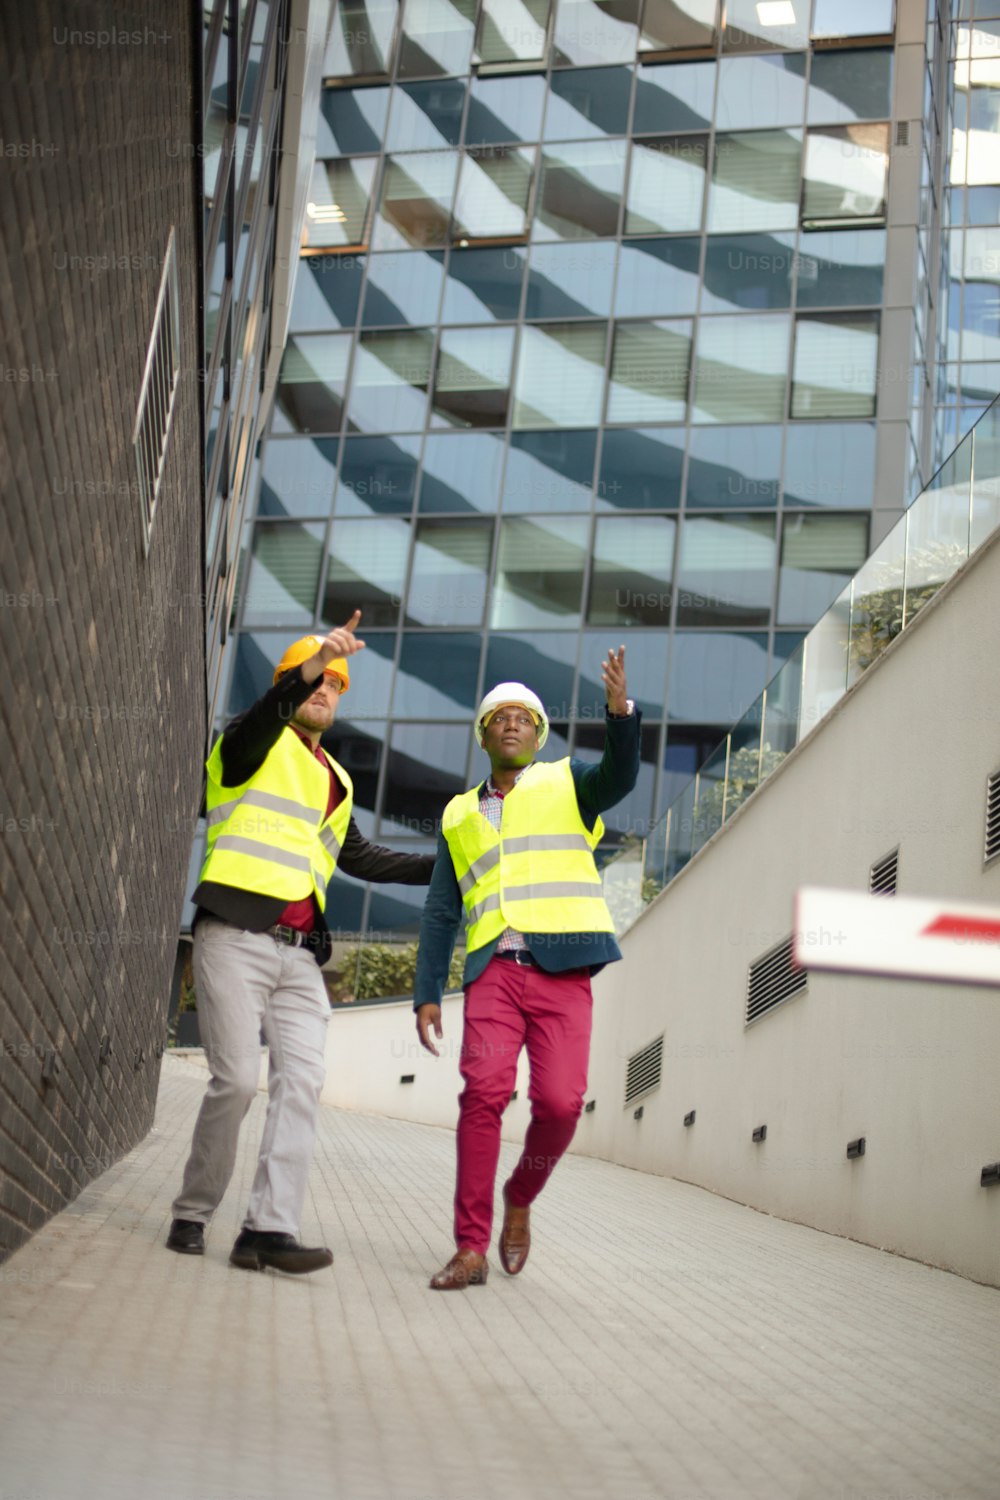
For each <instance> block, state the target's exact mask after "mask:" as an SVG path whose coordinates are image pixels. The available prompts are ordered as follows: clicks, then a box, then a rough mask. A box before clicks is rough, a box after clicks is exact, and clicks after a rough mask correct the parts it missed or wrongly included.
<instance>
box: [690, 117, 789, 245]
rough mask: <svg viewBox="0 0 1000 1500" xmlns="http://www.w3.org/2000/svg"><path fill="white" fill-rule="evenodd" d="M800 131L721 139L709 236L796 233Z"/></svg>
mask: <svg viewBox="0 0 1000 1500" xmlns="http://www.w3.org/2000/svg"><path fill="white" fill-rule="evenodd" d="M801 159H802V141H801V133H800V132H799V131H797V130H753V131H747V132H745V133H743V134H739V135H718V136H716V138H715V150H714V154H713V157H712V186H711V191H710V193H709V199H708V231H709V233H710V234H747V233H750V232H751V231H761V230H768V229H794V228H795V225H796V222H797V220H798V211H799V173H800V163H801Z"/></svg>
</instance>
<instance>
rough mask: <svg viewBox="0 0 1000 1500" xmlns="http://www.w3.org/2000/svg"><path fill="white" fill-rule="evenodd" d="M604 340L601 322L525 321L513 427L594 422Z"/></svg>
mask: <svg viewBox="0 0 1000 1500" xmlns="http://www.w3.org/2000/svg"><path fill="white" fill-rule="evenodd" d="M606 343H607V326H606V324H604V323H536V324H528V325H526V326H525V327H524V328H523V329H522V331H521V340H520V348H519V352H518V360H517V376H516V379H515V383H514V426H515V427H569V426H571V425H572V426H581V425H589V426H596V425H597V423H598V421H599V419H600V415H601V396H602V394H603V391H604V351H605V346H606Z"/></svg>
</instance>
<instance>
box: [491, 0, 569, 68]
mask: <svg viewBox="0 0 1000 1500" xmlns="http://www.w3.org/2000/svg"><path fill="white" fill-rule="evenodd" d="M550 9H551V0H483V5H482V10H481V11H480V15H479V33H478V35H477V37H476V50H475V54H474V60H475V61H476V62H477V63H488V64H507V65H508V66H510V65H515V64H517V63H525V62H541V61H542V60H543V59H544V57H545V41H546V36H547V34H548V26H549V10H550Z"/></svg>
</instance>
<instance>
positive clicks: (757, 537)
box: [676, 515, 776, 722]
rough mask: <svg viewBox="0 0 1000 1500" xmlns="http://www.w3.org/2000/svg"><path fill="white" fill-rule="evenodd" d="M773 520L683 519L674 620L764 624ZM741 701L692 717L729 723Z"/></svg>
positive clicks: (742, 705) (770, 578)
mask: <svg viewBox="0 0 1000 1500" xmlns="http://www.w3.org/2000/svg"><path fill="white" fill-rule="evenodd" d="M775 524H776V522H775V518H774V516H761V515H756V516H747V515H728V516H712V517H709V516H688V517H687V518H686V519H685V521H684V526H683V528H682V533H681V551H680V566H679V568H678V573H677V584H676V589H677V624H678V625H701V626H707V625H738V626H753V625H767V624H769V622H770V619H771V601H772V598H773V595H774V564H775ZM762 686H763V684H762ZM749 696H751V697H752V696H755V695H754V694H751V695H749ZM745 706H746V699H744V700H743V702H741V703H738V704H736V706H735V707H734V708H733V709H732V711H731V712H725V713H721V714H715V713H709V714H699V715H698V716H697V717H700V718H710V719H714V718H722V719H729V720H730V722H732V720H733V719H734V718H735V717H736V716H737V715H738V714H740V713H742V711H743V709H744V708H745Z"/></svg>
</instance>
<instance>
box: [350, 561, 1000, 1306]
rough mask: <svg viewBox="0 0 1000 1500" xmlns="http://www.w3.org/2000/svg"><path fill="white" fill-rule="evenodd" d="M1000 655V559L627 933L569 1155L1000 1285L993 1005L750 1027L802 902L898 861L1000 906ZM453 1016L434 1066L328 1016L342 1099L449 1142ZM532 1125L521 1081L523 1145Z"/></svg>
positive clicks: (942, 608) (600, 982) (891, 1003)
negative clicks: (649, 1050) (893, 856)
mask: <svg viewBox="0 0 1000 1500" xmlns="http://www.w3.org/2000/svg"><path fill="white" fill-rule="evenodd" d="M998 634H1000V545H997V544H994V545H991V546H990V547H988V548H985V549H983V551H982V552H981V553H980V554H978V555H977V556H976V557H975V558H974V559H973V560H972V562H971V563H970V564H969V565H968V566H967V568H966V570H965V572H964V573H963V574H962V575H960V576H959V577H958V578H956V579H955V580H954V582H953V584H952V585H950V586H949V587H948V588H947V589H946V590H944V591H942V593H941V595H939V597H938V598H937V599H936V600H935V601H934V603H933V604H931V605H930V606H928V608H927V610H926V611H925V613H924V614H923V615H922V616H921V617H920V618H918V620H917V621H916V622H915V623H914V624H913V626H912V627H911V628H910V629H909V630H907V632H906V633H905V634H904V635H903V636H902V637H901V638H900V639H899V641H898V642H897V643H896V644H895V645H894V646H893V647H892V648H891V650H890V651H889V652H888V653H887V654H886V655H885V656H883V657H882V658H881V660H880V661H879V662H878V663H877V664H876V665H875V666H873V667H872V668H871V669H870V670H869V671H868V672H867V673H866V674H865V676H864V677H863V678H862V679H861V680H860V681H859V682H858V683H857V684H856V685H855V687H854V688H853V689H852V690H851V691H850V692H849V693H848V694H847V696H846V697H845V698H844V699H843V700H842V702H841V704H840V706H839V709H838V710H837V711H835V712H834V713H833V714H832V715H830V717H828V718H827V719H826V720H825V721H823V722H822V723H821V725H820V726H819V728H818V729H817V730H816V731H815V732H814V734H813V735H812V736H810V738H809V739H808V740H807V741H805V742H804V743H803V745H801V746H800V747H799V749H798V750H796V751H795V752H793V753H792V755H790V756H789V758H788V759H787V760H786V761H785V762H784V764H783V765H782V766H781V768H780V769H779V770H778V771H777V772H776V773H774V775H773V776H772V777H771V778H770V779H769V781H768V782H767V783H766V784H765V786H764V787H763V788H762V789H761V791H760V792H759V793H758V794H757V795H756V796H754V797H753V798H752V799H751V800H750V801H749V802H748V803H746V804H745V806H744V807H743V808H742V809H741V810H740V811H739V812H738V813H737V815H736V816H735V817H734V819H733V820H732V822H731V823H730V824H728V825H727V826H726V827H725V828H724V829H723V830H721V831H720V833H719V834H718V835H717V836H716V838H715V840H714V841H713V842H712V843H711V844H709V845H708V846H707V847H706V848H705V849H704V850H703V851H702V852H701V854H700V855H699V856H698V857H697V858H696V859H695V860H693V861H692V863H691V864H690V865H689V866H688V867H687V869H686V870H685V871H684V872H682V874H681V875H680V876H679V877H678V879H677V880H675V881H674V882H673V884H672V885H671V886H669V887H668V888H667V890H666V891H665V892H663V894H662V895H661V896H660V897H659V898H658V899H657V900H656V901H655V902H654V903H653V904H652V905H651V906H650V908H649V909H648V910H647V911H646V912H645V914H644V915H643V916H642V917H641V918H640V920H639V921H638V923H637V924H636V925H635V927H633V928H632V930H631V931H630V932H629V933H628V934H627V935H626V937H625V939H624V943H623V950H624V954H625V961H624V962H623V963H620V964H616V965H613V966H612V967H610V968H609V969H606V970H605V971H604V973H603V974H601V975H600V976H599V977H598V978H597V980H596V981H595V985H594V992H595V1031H594V1042H593V1047H592V1053H591V1059H592V1061H591V1072H590V1091H589V1095H588V1098H589V1099H591V1100H593V1101H594V1105H595V1107H594V1110H593V1112H591V1113H586V1114H584V1116H583V1118H582V1120H581V1123H580V1127H579V1130H578V1132H577V1136H576V1139H575V1141H574V1145H573V1149H574V1150H575V1151H578V1152H581V1153H583V1154H587V1155H594V1156H599V1157H604V1158H606V1159H608V1160H612V1161H617V1162H621V1163H623V1164H625V1165H627V1166H631V1167H636V1168H639V1169H641V1170H643V1171H648V1172H656V1173H663V1174H666V1175H669V1176H675V1177H679V1178H683V1179H684V1180H686V1181H690V1182H694V1183H698V1184H701V1185H702V1186H705V1187H707V1188H710V1189H712V1190H713V1191H715V1192H718V1193H721V1194H724V1195H726V1196H727V1197H731V1198H734V1199H737V1200H738V1201H740V1202H745V1203H750V1204H753V1205H754V1206H755V1207H758V1208H760V1209H763V1210H765V1211H767V1212H769V1213H773V1214H776V1215H778V1216H780V1217H783V1218H788V1219H794V1220H797V1221H800V1222H803V1223H807V1224H812V1225H815V1226H817V1227H819V1228H821V1229H825V1230H829V1231H831V1232H834V1233H837V1234H844V1235H848V1236H850V1237H852V1238H855V1239H859V1240H862V1241H865V1242H867V1243H870V1244H875V1245H879V1246H883V1247H886V1248H889V1249H892V1250H895V1251H898V1252H900V1253H902V1254H905V1255H909V1256H913V1257H915V1258H917V1259H920V1260H925V1261H928V1262H931V1263H933V1264H935V1265H940V1266H945V1267H948V1268H950V1269H953V1270H956V1271H959V1272H961V1273H962V1274H964V1275H967V1276H970V1277H973V1278H975V1279H977V1280H981V1281H984V1282H990V1283H993V1284H1000V1189H998V1188H993V1189H989V1188H982V1187H980V1185H979V1174H980V1169H981V1167H982V1166H983V1165H985V1164H986V1163H987V1162H993V1161H996V1160H997V1159H1000V1089H998V1085H997V1077H996V1059H997V1056H998V1053H1000V991H997V990H995V989H972V988H959V987H952V986H949V985H946V984H928V983H916V982H902V981H895V980H888V979H875V978H854V977H843V976H834V975H831V974H820V973H817V972H814V973H812V974H811V975H810V977H809V981H808V986H807V989H806V990H805V991H804V992H801V993H800V994H798V995H797V996H795V997H794V998H792V999H790V1000H788V1001H786V1002H785V1003H784V1004H782V1005H781V1006H780V1007H778V1008H777V1009H775V1010H774V1011H772V1012H770V1013H769V1014H767V1015H765V1016H764V1017H762V1018H761V1019H760V1020H759V1021H757V1022H755V1023H754V1024H753V1025H751V1026H749V1027H747V1026H746V1025H745V1024H744V1016H745V1006H746V985H747V968H748V965H749V964H750V963H751V961H752V960H754V959H755V958H757V957H758V956H760V955H761V954H762V953H764V952H765V951H766V950H767V949H768V948H770V947H771V946H772V945H773V944H774V943H776V942H778V941H780V940H781V939H783V938H785V937H786V936H787V935H788V934H789V933H790V931H791V928H792V920H793V916H792V901H793V895H794V892H795V890H796V888H797V887H798V886H800V885H803V884H813V885H829V886H840V887H844V888H850V889H854V890H859V891H863V890H866V889H867V886H868V873H869V868H870V866H871V864H872V863H873V862H874V861H875V860H877V859H879V858H880V857H881V856H883V855H884V854H886V853H887V852H888V851H890V850H891V849H892V848H893V847H894V846H895V845H897V844H898V845H899V850H900V852H899V891H900V894H910V895H921V896H946V897H949V898H955V899H957V898H965V899H968V900H976V901H987V902H995V903H997V904H1000V860H997V861H994V863H993V864H991V865H990V866H988V867H985V868H984V865H983V836H984V821H985V818H984V813H985V784H986V778H987V776H988V775H989V774H990V773H991V772H993V771H995V770H997V769H998V768H1000V703H998V698H997V674H996V659H997V639H998ZM449 1007H450V1008H449ZM459 1019H460V1014H459V1002H458V1001H451V1002H448V1005H447V1006H446V1012H445V1028H446V1038H445V1040H446V1044H447V1047H448V1051H449V1054H450V1055H449V1056H447V1057H445V1058H444V1059H442V1060H440V1061H437V1062H435V1060H434V1059H433V1058H429V1057H425V1056H424V1055H423V1054H422V1053H420V1052H419V1051H418V1049H417V1047H416V1041H415V1036H414V1034H413V1029H412V1028H413V1018H412V1014H411V1012H410V1010H409V1007H408V1006H402V1007H399V1006H386V1007H377V1008H371V1009H368V1008H366V1009H364V1010H358V1011H356V1012H346V1011H345V1012H339V1013H337V1014H335V1016H334V1018H333V1022H332V1024H331V1027H330V1032H331V1035H330V1050H329V1059H330V1081H329V1084H328V1089H327V1096H326V1097H327V1099H328V1102H331V1103H336V1104H340V1105H343V1106H345V1107H348V1108H357V1109H364V1110H370V1111H376V1112H379V1113H385V1114H390V1115H395V1116H398V1117H402V1118H408V1119H419V1120H424V1121H427V1122H429V1123H436V1124H454V1120H455V1103H454V1101H455V1096H456V1094H457V1091H458V1077H457V1065H456V1059H455V1056H454V1050H455V1047H456V1044H457V1041H458V1033H459ZM661 1033H663V1034H664V1037H665V1046H664V1067H663V1077H662V1083H661V1086H660V1088H659V1089H658V1090H657V1091H656V1092H655V1093H653V1094H652V1095H650V1096H649V1097H647V1098H646V1099H645V1100H644V1101H643V1118H642V1119H641V1120H639V1121H636V1120H635V1119H634V1118H633V1106H631V1105H630V1106H628V1107H625V1106H624V1103H623V1099H624V1087H625V1072H626V1065H627V1059H628V1057H629V1055H630V1054H631V1053H633V1052H634V1051H636V1050H637V1049H638V1048H640V1047H642V1046H644V1045H645V1044H646V1043H648V1042H650V1041H652V1040H653V1039H654V1038H655V1037H657V1036H658V1035H660V1034H661ZM403 1073H413V1074H414V1075H415V1079H414V1083H412V1084H408V1085H401V1084H400V1083H399V1077H400V1075H401V1074H403ZM689 1110H695V1111H696V1122H695V1124H694V1126H692V1127H688V1128H685V1126H684V1124H683V1117H684V1115H685V1114H686V1113H687V1112H688V1111H689ZM526 1119H527V1104H526V1101H525V1098H524V1081H523V1077H522V1078H519V1098H518V1100H517V1101H515V1103H514V1104H513V1105H512V1106H511V1108H510V1110H509V1111H508V1114H507V1117H506V1121H505V1125H506V1129H505V1135H506V1136H508V1138H511V1139H519V1138H520V1136H521V1134H522V1133H523V1127H524V1124H525V1122H526ZM761 1124H766V1125H767V1139H766V1140H765V1141H764V1142H763V1143H760V1144H755V1143H753V1141H752V1139H751V1134H752V1131H753V1130H754V1128H755V1127H756V1126H758V1125H761ZM861 1135H863V1136H865V1137H866V1140H867V1154H866V1155H865V1156H864V1157H863V1158H860V1159H859V1160H855V1161H848V1160H847V1159H846V1155H845V1152H846V1146H847V1142H848V1141H849V1140H852V1139H854V1138H855V1137H857V1136H861Z"/></svg>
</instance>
